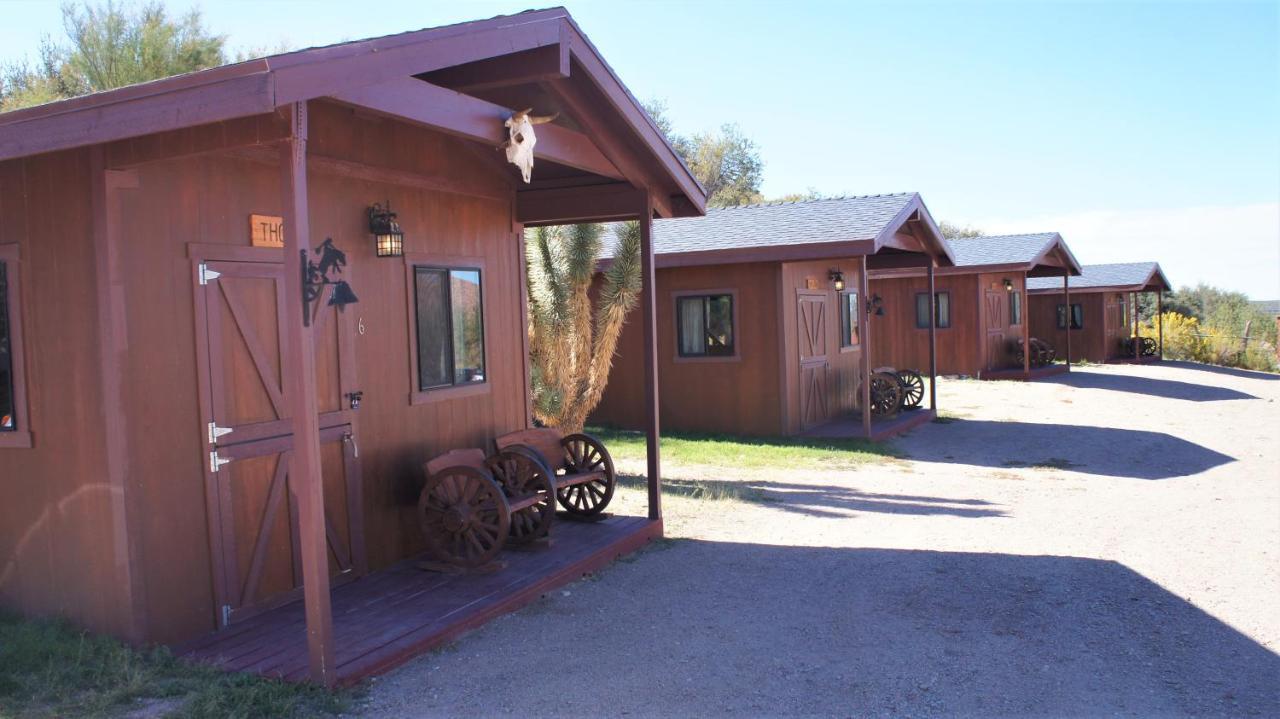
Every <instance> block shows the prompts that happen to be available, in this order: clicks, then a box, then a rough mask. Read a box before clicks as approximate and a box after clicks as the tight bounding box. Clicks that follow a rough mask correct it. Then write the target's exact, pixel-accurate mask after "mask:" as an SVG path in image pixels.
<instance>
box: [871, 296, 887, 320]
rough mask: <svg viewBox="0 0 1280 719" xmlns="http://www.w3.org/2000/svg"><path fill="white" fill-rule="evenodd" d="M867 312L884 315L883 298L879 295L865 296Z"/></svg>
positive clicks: (877, 315) (878, 315)
mask: <svg viewBox="0 0 1280 719" xmlns="http://www.w3.org/2000/svg"><path fill="white" fill-rule="evenodd" d="M867 314H869V315H870V314H874V315H875V316H876V317H884V300H882V299H880V295H871V296H870V297H868V298H867Z"/></svg>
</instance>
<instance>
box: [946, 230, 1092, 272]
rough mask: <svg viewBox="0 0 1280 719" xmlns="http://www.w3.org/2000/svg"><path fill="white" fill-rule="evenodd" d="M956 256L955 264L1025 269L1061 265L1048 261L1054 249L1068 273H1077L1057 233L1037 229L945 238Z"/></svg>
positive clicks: (1065, 244)
mask: <svg viewBox="0 0 1280 719" xmlns="http://www.w3.org/2000/svg"><path fill="white" fill-rule="evenodd" d="M947 245H948V246H949V247H950V248H951V253H952V254H953V255H955V258H956V267H986V266H1010V265H1012V266H1019V265H1020V266H1023V267H1025V269H1027V270H1031V269H1033V268H1035V267H1036V266H1037V265H1042V264H1045V265H1051V266H1054V267H1061V266H1062V265H1061V264H1058V263H1049V262H1047V260H1048V258H1049V256H1050V255H1051V253H1053V252H1054V250H1059V251H1060V255H1061V257H1062V259H1063V260H1064V261H1065V262H1066V266H1067V267H1068V268H1069V269H1070V270H1071V274H1080V263H1079V262H1077V261H1076V258H1075V255H1073V254H1071V249H1070V248H1069V247H1067V243H1066V242H1065V241H1063V239H1062V235H1059V234H1058V233H1056V232H1038V233H1034V234H1027V235H984V236H982V237H969V238H964V239H955V240H947Z"/></svg>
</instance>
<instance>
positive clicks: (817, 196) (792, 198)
mask: <svg viewBox="0 0 1280 719" xmlns="http://www.w3.org/2000/svg"><path fill="white" fill-rule="evenodd" d="M825 199H827V195H825V194H823V193H821V192H819V191H818V189H817V188H814V187H810V188H807V189H806V190H805V191H804V192H792V193H789V194H786V195H783V196H781V197H775V198H773V199H771V200H769V201H770V202H810V201H812V200H825Z"/></svg>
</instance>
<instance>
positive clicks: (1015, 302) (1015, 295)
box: [1009, 289, 1026, 327]
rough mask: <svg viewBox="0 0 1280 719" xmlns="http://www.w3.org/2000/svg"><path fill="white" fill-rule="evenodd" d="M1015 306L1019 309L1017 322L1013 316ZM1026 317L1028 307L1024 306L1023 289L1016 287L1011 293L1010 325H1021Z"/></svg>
mask: <svg viewBox="0 0 1280 719" xmlns="http://www.w3.org/2000/svg"><path fill="white" fill-rule="evenodd" d="M1015 307H1016V308H1017V310H1018V316H1017V318H1016V319H1017V322H1014V319H1015V318H1014V316H1013V310H1014V308H1015ZM1025 318H1026V307H1024V306H1023V302H1022V290H1020V289H1015V290H1014V291H1012V292H1010V293H1009V326H1010V327H1021V326H1022V321H1023V320H1024V319H1025Z"/></svg>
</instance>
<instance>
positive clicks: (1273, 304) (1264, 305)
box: [1249, 300, 1280, 317]
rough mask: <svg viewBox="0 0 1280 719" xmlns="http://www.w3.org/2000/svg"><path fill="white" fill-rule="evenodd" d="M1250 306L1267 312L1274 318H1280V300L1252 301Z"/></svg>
mask: <svg viewBox="0 0 1280 719" xmlns="http://www.w3.org/2000/svg"><path fill="white" fill-rule="evenodd" d="M1249 304H1251V305H1253V306H1254V307H1257V308H1258V309H1260V310H1262V311H1263V312H1266V313H1267V314H1269V315H1271V316H1272V317H1277V316H1280V300H1250V301H1249Z"/></svg>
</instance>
